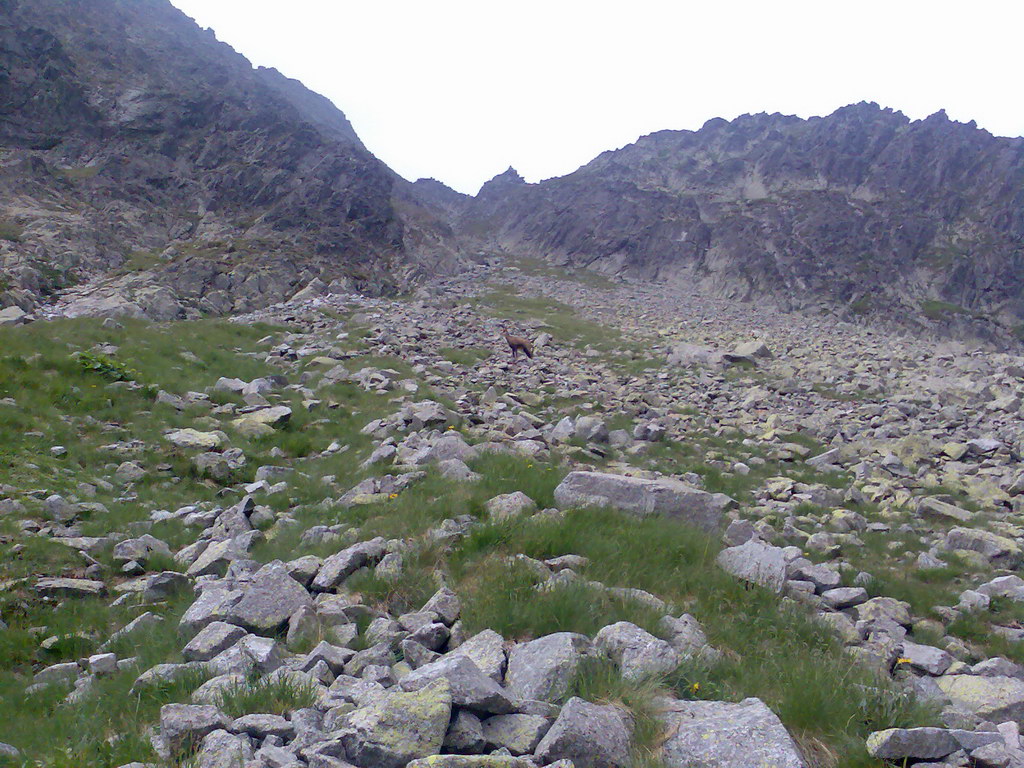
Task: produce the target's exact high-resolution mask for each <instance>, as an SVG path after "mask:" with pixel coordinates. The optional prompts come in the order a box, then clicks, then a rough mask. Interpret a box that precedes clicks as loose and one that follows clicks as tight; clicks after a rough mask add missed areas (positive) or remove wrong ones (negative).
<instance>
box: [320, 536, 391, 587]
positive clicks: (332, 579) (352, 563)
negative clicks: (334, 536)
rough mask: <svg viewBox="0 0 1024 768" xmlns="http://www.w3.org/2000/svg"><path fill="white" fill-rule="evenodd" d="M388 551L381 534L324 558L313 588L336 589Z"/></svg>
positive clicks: (373, 563) (377, 560)
mask: <svg viewBox="0 0 1024 768" xmlns="http://www.w3.org/2000/svg"><path fill="white" fill-rule="evenodd" d="M386 551H387V542H386V541H385V540H384V539H383V538H381V537H380V536H378V537H377V538H375V539H371V540H370V541H361V542H359V543H358V544H353V545H352V546H351V547H348V548H347V549H343V550H342V551H341V552H338V553H337V554H334V555H331V556H330V557H328V558H327V559H325V560H324V563H323V565H322V566H320V571H319V572H318V573H317V575H316V577H315V578H314V579H313V583H312V588H313V589H315V590H319V591H321V592H325V591H327V590H329V589H334V588H335V587H337V586H338V585H339V584H341V583H342V582H343V581H345V579H347V578H348V577H349V576H351V575H352V574H353V573H355V572H356V571H358V570H359V569H360V568H362V567H363V566H367V565H376V564H377V563H378V562H380V559H381V558H382V557H384V553H385V552H386Z"/></svg>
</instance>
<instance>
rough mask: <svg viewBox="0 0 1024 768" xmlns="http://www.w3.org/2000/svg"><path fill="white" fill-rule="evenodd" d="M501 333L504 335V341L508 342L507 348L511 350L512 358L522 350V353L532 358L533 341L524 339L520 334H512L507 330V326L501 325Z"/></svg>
mask: <svg viewBox="0 0 1024 768" xmlns="http://www.w3.org/2000/svg"><path fill="white" fill-rule="evenodd" d="M501 335H502V336H504V337H505V341H507V342H508V346H509V348H510V349H511V350H512V359H513V360H515V359H516V357H517V356H518V355H519V353H520V352H522V353H523V354H524V355H526V356H527V357H529V358H530V359H533V343H532V342H530V341H529V340H528V339H524V338H522V337H520V336H513V335H512V334H510V333H509V332H508V326H505V325H503V326H501Z"/></svg>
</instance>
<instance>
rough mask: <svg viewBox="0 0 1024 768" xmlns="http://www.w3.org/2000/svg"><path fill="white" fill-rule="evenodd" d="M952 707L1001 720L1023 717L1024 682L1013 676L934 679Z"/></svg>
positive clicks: (962, 676) (971, 676) (994, 720)
mask: <svg viewBox="0 0 1024 768" xmlns="http://www.w3.org/2000/svg"><path fill="white" fill-rule="evenodd" d="M935 682H936V683H937V684H938V686H939V689H940V690H941V691H942V692H943V693H944V694H946V696H947V697H948V698H949V700H950V702H951V703H952V704H953V706H954V707H957V708H958V709H964V710H967V711H968V712H973V713H974V714H976V715H978V716H979V717H981V718H983V719H985V720H991V721H993V722H996V723H1001V722H1004V721H1006V720H1021V719H1022V718H1024V682H1022V681H1020V680H1017V679H1016V678H1013V677H981V676H979V675H943V676H942V677H937V678H935Z"/></svg>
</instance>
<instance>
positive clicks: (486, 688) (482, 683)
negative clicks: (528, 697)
mask: <svg viewBox="0 0 1024 768" xmlns="http://www.w3.org/2000/svg"><path fill="white" fill-rule="evenodd" d="M438 679H444V680H447V681H448V684H449V686H450V688H451V698H452V701H453V702H454V703H455V705H456V706H459V707H465V708H467V709H472V710H474V711H476V712H486V713H490V714H495V715H503V714H507V713H509V712H512V711H513V710H514V708H515V707H514V706H513V704H512V700H511V699H510V698H509V695H508V693H506V692H505V690H504V689H502V687H501V686H499V685H498V684H497V683H496V682H494V680H492V679H491V678H489V677H487V675H485V674H484V673H483V672H481V671H480V669H479V668H478V667H477V665H476V664H474V663H473V661H472V660H471V659H470V658H469V657H468V656H457V655H453V656H442V657H441V658H440V659H438V660H437V661H434V662H431V663H430V664H425V665H424V666H422V667H419V668H418V669H415V670H413V671H412V672H410V673H409V674H407V675H406V676H405V677H403V678H402V681H401V686H402V688H403V689H404V690H406V691H412V690H417V689H418V688H420V687H423V686H425V685H428V684H429V683H431V682H433V681H434V680H438Z"/></svg>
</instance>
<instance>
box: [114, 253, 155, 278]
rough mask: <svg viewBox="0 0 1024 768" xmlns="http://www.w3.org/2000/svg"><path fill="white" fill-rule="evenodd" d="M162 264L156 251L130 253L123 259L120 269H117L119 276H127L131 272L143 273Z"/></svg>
mask: <svg viewBox="0 0 1024 768" xmlns="http://www.w3.org/2000/svg"><path fill="white" fill-rule="evenodd" d="M162 263H164V262H163V260H162V259H161V258H160V254H159V253H158V252H156V251H132V252H131V253H129V254H128V256H127V257H126V258H125V260H124V262H123V263H122V264H121V266H120V267H118V268H117V273H118V274H119V275H128V274H131V273H133V272H145V271H146V270H148V269H153V268H154V267H158V266H160V264H162Z"/></svg>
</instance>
